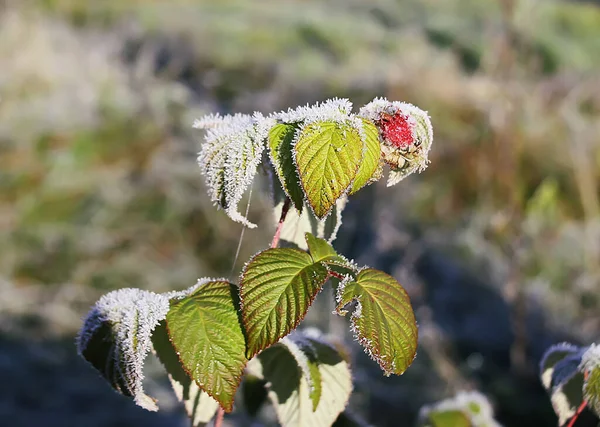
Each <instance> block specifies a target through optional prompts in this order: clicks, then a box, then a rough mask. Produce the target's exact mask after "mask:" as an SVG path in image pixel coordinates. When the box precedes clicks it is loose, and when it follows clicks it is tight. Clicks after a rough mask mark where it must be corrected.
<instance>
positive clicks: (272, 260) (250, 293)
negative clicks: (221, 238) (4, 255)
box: [78, 98, 433, 426]
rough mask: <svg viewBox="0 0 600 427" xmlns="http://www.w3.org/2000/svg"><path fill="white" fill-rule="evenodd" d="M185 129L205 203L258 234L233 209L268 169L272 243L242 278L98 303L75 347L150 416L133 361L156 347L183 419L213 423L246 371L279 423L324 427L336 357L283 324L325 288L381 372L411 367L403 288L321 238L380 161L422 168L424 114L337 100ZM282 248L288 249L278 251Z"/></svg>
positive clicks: (340, 403)
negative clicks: (196, 143) (201, 135)
mask: <svg viewBox="0 0 600 427" xmlns="http://www.w3.org/2000/svg"><path fill="white" fill-rule="evenodd" d="M195 127H196V128H199V129H204V130H205V142H204V144H202V147H201V150H200V154H199V156H198V163H199V166H200V170H201V172H202V174H203V175H204V177H205V180H206V184H207V188H208V194H209V197H210V198H211V200H212V201H213V202H214V203H215V204H216V205H217V206H219V207H220V208H222V209H223V210H224V211H225V213H226V214H227V215H228V216H229V217H230V218H231V219H232V220H234V221H237V222H240V223H242V224H244V226H247V227H255V226H256V225H255V224H253V223H252V222H250V220H249V219H248V218H247V216H245V215H242V214H241V213H240V212H239V209H238V204H239V202H240V200H241V199H242V197H243V195H244V193H245V192H246V191H248V190H249V189H250V188H251V185H252V180H253V178H254V175H255V174H256V172H257V169H258V166H259V165H260V164H261V163H263V162H264V166H265V167H266V168H268V169H270V170H271V171H272V172H273V173H272V174H271V177H272V179H273V188H274V196H275V205H276V206H275V212H276V213H277V216H278V217H277V218H278V219H276V224H277V230H276V232H275V235H274V237H273V241H272V243H271V247H270V248H269V249H266V250H264V251H261V252H259V253H258V254H256V255H254V256H253V257H252V258H251V259H250V260H249V261H248V262H247V263H246V265H245V266H244V268H243V271H242V272H241V275H240V279H239V283H238V284H234V283H231V282H230V281H228V280H227V279H200V280H199V281H198V283H197V284H196V285H194V286H192V287H191V288H189V289H187V290H185V291H179V292H170V293H166V294H162V295H159V294H154V293H152V292H147V291H141V290H136V289H126V290H119V291H116V292H112V293H110V294H108V295H105V296H104V297H102V298H101V299H100V300H99V301H98V302H97V303H96V305H95V306H94V307H93V309H92V310H91V312H90V314H89V315H88V317H87V318H86V320H85V322H84V325H83V328H82V330H81V333H80V335H79V339H78V349H79V352H80V354H81V355H82V356H83V357H84V358H86V359H87V360H88V361H89V362H90V363H91V364H92V365H93V366H94V367H95V368H96V369H98V370H99V371H100V372H101V373H102V374H103V375H104V376H105V377H106V379H107V380H108V381H109V382H110V383H111V385H112V386H113V387H114V388H115V389H116V390H118V391H120V392H121V393H123V394H125V395H127V396H132V397H133V398H134V399H135V402H136V403H137V404H139V405H140V406H142V407H144V408H146V409H149V410H156V409H157V406H156V404H155V402H154V400H153V399H152V398H150V397H149V396H146V395H145V394H144V392H143V389H142V380H143V373H142V367H143V362H144V359H145V357H146V355H147V354H148V352H149V351H150V350H153V351H154V352H155V353H156V354H157V356H158V358H159V359H160V360H161V361H162V362H163V364H164V366H165V368H166V370H167V373H168V374H169V378H170V379H171V383H172V385H173V388H174V390H175V392H176V394H177V396H178V398H179V399H180V400H181V401H183V402H184V404H185V407H186V410H187V412H188V414H189V415H190V417H191V419H192V423H193V425H201V424H204V423H206V422H208V421H209V420H210V419H211V418H212V417H213V416H214V415H215V413H217V418H216V421H215V424H217V425H218V424H220V423H221V421H220V420H221V419H222V415H223V411H227V412H229V411H231V410H232V409H233V407H234V396H235V394H236V391H237V389H238V387H239V385H240V382H241V380H242V375H243V374H244V371H245V372H246V374H247V376H246V377H247V378H250V379H252V381H254V382H256V381H258V382H259V384H263V385H264V387H266V389H267V395H268V397H269V399H270V401H271V402H272V404H273V405H274V406H275V412H276V414H277V416H278V419H279V421H280V422H281V424H282V425H284V426H299V425H313V426H328V425H331V424H332V423H333V422H334V421H335V419H336V418H337V417H338V415H339V414H340V413H341V412H342V411H343V410H344V407H345V406H346V403H347V401H348V398H349V396H350V393H351V390H352V382H351V373H350V368H349V364H348V360H347V358H346V356H345V352H344V351H343V350H341V349H340V348H339V345H337V344H336V343H335V342H334V341H332V340H330V339H328V338H327V337H325V336H322V335H321V334H320V333H317V332H315V331H304V332H301V331H295V332H293V330H294V329H295V328H296V327H297V326H298V324H299V323H300V322H301V321H302V319H303V318H304V316H305V315H306V313H307V311H308V308H309V307H310V305H311V304H312V302H313V300H314V299H315V297H316V296H317V294H318V293H319V292H320V291H321V290H322V289H323V287H324V286H325V284H326V283H330V284H331V285H332V286H333V287H334V288H335V290H336V295H337V298H336V299H337V304H336V307H335V311H334V313H336V314H338V315H345V314H346V313H347V311H348V310H349V309H350V308H349V306H350V305H352V304H353V306H354V311H353V313H352V315H351V318H350V322H351V328H352V330H353V332H354V334H355V336H356V338H357V340H358V341H359V342H360V344H362V346H363V347H364V348H365V351H366V352H367V353H368V354H369V355H370V356H371V357H372V358H373V359H374V360H375V361H376V362H377V363H378V364H379V366H380V367H381V369H382V370H383V372H384V373H385V375H390V374H397V375H400V374H402V373H403V372H404V371H405V370H406V369H407V368H408V366H409V365H410V364H411V363H412V361H413V359H414V358H415V355H416V349H417V325H416V321H415V316H414V313H413V310H412V306H411V303H410V300H409V298H408V295H407V294H406V291H405V290H404V289H403V288H402V286H401V285H400V284H399V283H398V282H397V281H396V280H395V279H394V278H393V277H392V276H390V275H388V274H386V273H384V272H382V271H378V270H375V269H372V268H369V267H366V266H364V267H360V266H357V265H356V264H355V263H353V262H351V261H349V260H348V259H346V258H345V257H344V256H343V255H340V254H338V253H337V252H336V251H335V250H334V248H333V246H332V245H331V242H332V241H333V240H334V238H335V235H336V233H337V230H338V229H339V226H340V224H341V212H342V210H343V209H344V206H345V204H346V199H347V197H348V196H349V195H352V194H354V193H356V192H357V191H358V190H360V189H361V188H363V187H364V186H366V185H369V184H370V183H372V182H374V181H376V180H378V179H380V178H381V176H382V174H383V168H384V166H385V165H388V166H389V168H390V172H389V179H388V185H393V184H396V183H397V182H399V181H400V180H402V179H403V178H405V177H406V176H408V175H409V174H411V173H412V172H415V171H421V170H423V169H424V168H425V167H426V166H427V163H428V160H427V155H428V152H429V149H430V147H431V142H432V138H433V134H432V129H431V123H430V120H429V117H428V115H427V113H426V112H424V111H422V110H420V109H418V108H417V107H415V106H413V105H410V104H406V103H400V102H389V101H387V100H385V99H381V98H377V99H375V100H374V101H373V102H371V103H370V104H368V105H366V106H364V107H363V108H362V109H361V110H360V111H359V113H358V114H354V113H353V112H352V104H351V103H350V102H349V101H348V100H346V99H334V100H331V101H326V102H323V103H321V104H316V105H314V106H306V107H300V108H297V109H290V110H288V111H285V112H280V113H274V114H271V115H270V116H267V117H265V116H263V115H262V114H259V113H255V114H254V115H252V116H250V115H243V114H236V115H233V116H220V115H211V116H207V117H204V118H202V119H199V120H197V121H196V122H195ZM265 151H266V155H265V154H264V153H265ZM292 206H293V208H292ZM281 240H286V241H288V243H289V245H288V246H295V247H285V248H280V247H278V246H279V243H280V241H281ZM252 381H251V382H252ZM219 407H220V408H221V409H219Z"/></svg>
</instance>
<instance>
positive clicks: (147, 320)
mask: <svg viewBox="0 0 600 427" xmlns="http://www.w3.org/2000/svg"><path fill="white" fill-rule="evenodd" d="M168 311H169V299H168V298H167V297H166V296H164V295H158V294H155V293H153V292H148V291H143V290H140V289H120V290H117V291H113V292H110V293H108V294H106V295H104V296H103V297H102V298H100V300H98V302H96V304H95V305H94V307H93V308H92V309H91V310H90V312H89V313H88V315H87V317H86V318H85V320H84V322H83V327H82V329H81V331H80V333H79V336H78V337H77V350H78V352H79V354H80V355H81V356H82V357H84V358H85V359H86V360H88V361H90V363H92V364H93V365H94V366H95V367H96V368H97V369H98V370H100V371H101V373H102V374H103V375H104V376H106V377H107V379H108V380H109V381H110V382H111V384H113V386H114V387H115V388H117V389H118V390H119V391H121V392H122V393H123V394H125V395H130V396H132V397H133V398H134V400H135V402H136V403H137V404H138V405H140V406H141V407H143V408H145V409H148V410H151V411H156V410H157V409H158V408H157V406H156V403H155V401H154V399H152V398H151V397H149V396H147V395H146V394H144V390H143V387H142V381H143V379H144V374H143V366H144V359H145V358H146V355H147V354H148V352H149V351H150V348H151V335H152V331H153V330H154V328H155V327H156V326H157V325H158V324H159V323H160V321H161V320H163V319H164V318H165V317H166V315H167V312H168ZM105 329H106V330H108V331H109V335H108V337H107V336H104V335H103V336H102V337H98V335H99V334H101V332H102V331H103V330H105ZM104 333H106V331H104ZM92 341H95V342H96V346H98V345H105V346H110V350H109V351H108V352H107V353H106V354H107V357H108V360H101V361H100V362H99V363H100V364H96V363H94V362H93V361H96V362H97V359H96V357H101V356H100V355H99V354H89V352H88V351H87V350H88V346H90V344H91V342H92ZM92 360H93V361H92Z"/></svg>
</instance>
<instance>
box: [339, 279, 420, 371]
mask: <svg viewBox="0 0 600 427" xmlns="http://www.w3.org/2000/svg"><path fill="white" fill-rule="evenodd" d="M352 301H356V304H357V307H356V309H355V311H354V313H353V314H352V317H351V322H352V329H353V331H354V333H355V335H356V337H357V339H358V340H359V342H360V343H361V344H362V345H363V346H364V347H365V349H366V350H367V351H368V353H369V355H370V356H371V357H372V358H373V360H375V361H376V362H377V363H379V366H380V367H381V369H383V371H384V372H385V374H386V375H390V374H397V375H400V374H402V373H404V371H405V370H406V369H407V368H408V366H409V365H410V364H411V363H412V361H413V360H414V358H415V355H416V352H417V323H416V321H415V315H414V313H413V309H412V306H411V304H410V299H409V298H408V295H407V293H406V291H405V290H404V289H403V288H402V286H401V285H400V284H399V283H398V282H397V281H396V279H394V278H393V277H392V276H390V275H388V274H386V273H383V272H381V271H378V270H374V269H371V268H367V269H364V270H361V271H360V273H358V275H357V276H356V279H354V280H350V281H348V282H347V283H342V284H340V286H339V287H338V295H337V303H338V304H337V313H338V314H342V315H343V314H346V310H344V307H345V306H346V305H347V304H349V303H350V302H352Z"/></svg>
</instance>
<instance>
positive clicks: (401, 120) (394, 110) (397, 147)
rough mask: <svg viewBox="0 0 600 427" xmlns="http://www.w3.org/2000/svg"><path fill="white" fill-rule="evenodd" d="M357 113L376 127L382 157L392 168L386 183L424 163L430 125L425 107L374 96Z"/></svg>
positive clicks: (399, 178)
mask: <svg viewBox="0 0 600 427" xmlns="http://www.w3.org/2000/svg"><path fill="white" fill-rule="evenodd" d="M358 115H359V116H360V117H363V118H365V119H368V120H372V121H373V122H374V123H375V125H376V126H377V127H378V129H379V134H380V137H381V140H382V142H383V144H382V146H381V152H382V155H383V160H384V161H385V162H386V163H387V164H388V165H389V166H390V168H391V170H390V174H389V176H388V183H387V185H388V186H392V185H395V184H397V183H398V182H400V181H401V180H402V179H404V178H406V177H407V176H408V175H410V174H412V173H413V172H421V171H423V170H424V169H425V168H426V167H427V164H428V163H429V159H428V155H429V150H430V149H431V143H432V142H433V129H432V127H431V121H430V119H429V116H428V115H427V112H426V111H423V110H421V109H420V108H418V107H415V106H414V105H412V104H409V103H406V102H399V101H393V102H392V101H388V100H387V99H385V98H375V99H374V100H373V101H371V102H370V103H369V104H367V105H365V106H364V107H362V108H361V109H360V111H359V113H358Z"/></svg>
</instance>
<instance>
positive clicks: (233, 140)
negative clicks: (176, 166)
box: [194, 98, 433, 235]
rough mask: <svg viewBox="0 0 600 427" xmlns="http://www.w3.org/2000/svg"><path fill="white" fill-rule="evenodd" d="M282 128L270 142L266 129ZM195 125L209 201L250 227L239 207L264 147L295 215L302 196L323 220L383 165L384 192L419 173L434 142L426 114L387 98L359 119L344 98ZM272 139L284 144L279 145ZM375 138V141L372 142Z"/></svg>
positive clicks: (216, 117) (361, 113) (366, 108)
mask: <svg viewBox="0 0 600 427" xmlns="http://www.w3.org/2000/svg"><path fill="white" fill-rule="evenodd" d="M280 125H285V126H287V129H288V131H287V132H288V133H287V135H290V132H293V133H291V136H282V135H286V134H285V133H277V131H276V132H275V133H274V135H278V136H271V135H270V131H271V130H275V129H276V128H275V126H280ZM332 125H335V126H334V127H333V128H332ZM194 127H195V128H197V129H203V130H205V132H206V133H205V140H204V143H203V144H202V145H201V150H200V153H199V155H198V164H199V166H200V169H201V173H202V174H203V175H204V176H205V179H206V184H207V187H208V194H209V196H210V199H211V200H212V202H213V203H215V204H216V205H218V206H219V207H221V208H223V209H224V210H225V212H226V213H227V215H228V216H229V217H230V218H231V219H233V220H234V221H237V222H240V223H242V224H244V225H245V226H248V227H251V228H253V227H255V226H256V225H255V224H253V223H251V222H250V221H249V220H248V218H246V217H245V216H244V215H242V214H241V213H240V212H239V211H238V204H239V202H240V200H241V199H242V196H243V194H244V193H245V192H246V191H247V190H248V188H249V187H250V185H251V184H252V180H253V178H254V175H255V174H256V170H257V167H258V164H259V163H260V162H261V160H262V158H263V157H262V153H263V151H264V149H265V148H266V146H267V142H268V143H269V147H270V150H269V158H270V161H271V163H272V165H273V167H274V169H275V172H276V175H277V177H278V178H279V181H281V188H282V189H283V190H284V192H285V193H286V194H287V196H288V198H290V199H291V200H292V201H293V202H294V205H295V206H296V208H297V209H298V210H299V211H301V210H302V209H301V208H302V199H301V197H304V202H305V204H307V205H308V206H310V207H311V208H312V210H313V213H314V214H315V216H316V217H318V218H319V219H321V220H323V219H325V218H326V217H327V215H329V213H331V211H332V208H333V204H334V202H335V201H336V200H338V199H340V198H341V197H345V196H346V195H347V194H353V193H354V192H356V191H358V190H360V188H362V187H363V186H365V185H368V184H370V183H372V182H374V181H377V180H378V179H379V178H380V177H381V171H382V165H383V164H384V163H387V164H388V165H389V166H390V168H391V170H390V173H389V177H388V186H390V185H394V184H396V183H398V182H399V181H401V180H402V179H404V178H405V177H406V176H408V175H410V174H412V173H413V172H416V171H419V172H420V171H422V170H424V169H425V168H426V167H427V164H428V163H429V160H428V153H429V150H430V148H431V144H432V141H433V131H432V127H431V121H430V119H429V116H428V115H427V113H426V112H425V111H423V110H421V109H419V108H417V107H415V106H414V105H412V104H408V103H404V102H398V101H388V100H387V99H385V98H375V99H374V100H373V101H371V102H370V103H369V104H367V105H365V106H364V107H362V108H361V109H360V111H359V113H358V114H355V113H353V112H352V103H351V102H350V101H349V100H348V99H338V98H334V99H331V100H327V101H324V102H320V103H316V104H314V105H305V106H301V107H297V108H293V109H292V108H290V109H288V110H287V111H281V112H277V113H273V114H271V115H269V116H268V117H265V116H263V115H262V114H260V113H254V115H247V114H235V115H226V116H221V115H219V114H216V115H208V116H205V117H203V118H201V119H199V120H196V122H195V123H194ZM375 128H376V131H375ZM284 129H285V127H284ZM290 129H291V130H290ZM282 132H284V131H282ZM377 132H378V134H377ZM357 136H358V137H359V138H357ZM292 137H293V138H292ZM269 138H273V141H270V140H269ZM277 138H286V139H284V141H285V143H283V142H282V140H277ZM319 138H321V139H319ZM375 138H377V139H378V141H376V142H375V143H373V141H374V139H375ZM334 139H335V141H336V142H335V143H332V142H331V141H333V140H334ZM316 140H318V145H317V148H315V145H314V144H313V143H316ZM307 141H308V142H307ZM340 141H342V143H340ZM301 142H304V144H301ZM361 144H362V145H361ZM300 146H302V147H301V148H300ZM378 146H379V147H378ZM357 148H358V149H359V150H362V156H361V155H360V154H359V153H357V152H356V151H357ZM298 153H301V157H302V158H301V159H299V158H297V157H298ZM338 153H339V154H338ZM312 160H315V161H314V162H312ZM311 162H312V164H311ZM323 162H326V163H325V164H324V166H323ZM357 165H358V166H357ZM315 171H316V172H315ZM300 187H302V188H300ZM301 195H302V196H301ZM338 223H339V221H338ZM333 235H335V232H334V233H333Z"/></svg>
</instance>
